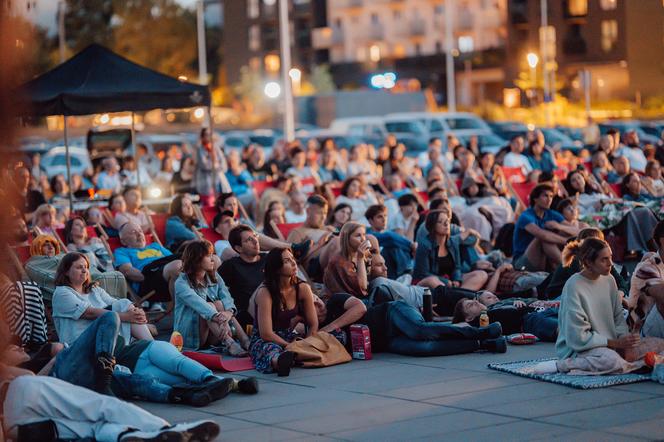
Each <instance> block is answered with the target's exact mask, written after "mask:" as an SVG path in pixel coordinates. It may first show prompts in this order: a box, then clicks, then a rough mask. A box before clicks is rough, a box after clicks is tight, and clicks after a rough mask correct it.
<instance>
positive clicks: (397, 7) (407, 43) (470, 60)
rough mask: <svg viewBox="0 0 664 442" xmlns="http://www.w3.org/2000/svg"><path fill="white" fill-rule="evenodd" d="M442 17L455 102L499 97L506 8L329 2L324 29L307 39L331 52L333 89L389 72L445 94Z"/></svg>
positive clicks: (401, 0) (472, 2)
mask: <svg viewBox="0 0 664 442" xmlns="http://www.w3.org/2000/svg"><path fill="white" fill-rule="evenodd" d="M446 14H451V15H452V29H453V32H452V35H453V37H452V38H453V41H452V47H453V48H455V49H456V55H457V56H456V57H455V65H456V68H457V69H456V72H457V79H456V81H457V83H458V88H457V89H458V95H459V101H460V102H461V104H474V103H476V102H478V101H482V100H483V99H484V98H487V94H488V95H489V96H490V97H491V98H494V96H496V95H499V94H500V93H501V90H502V83H503V81H504V76H503V70H502V63H503V58H504V47H505V41H506V38H507V30H506V27H505V24H506V17H507V2H506V0H328V1H327V17H328V21H327V26H325V27H322V28H318V29H315V30H314V31H313V46H314V47H315V48H318V49H327V50H329V60H330V63H331V66H332V73H333V75H334V78H335V81H336V82H337V84H338V85H339V86H347V85H351V86H360V87H361V86H368V85H369V81H370V78H371V76H372V75H373V74H375V73H379V72H382V71H386V70H389V71H394V72H395V73H396V74H397V76H398V77H399V78H402V79H414V80H417V81H418V82H419V83H420V84H421V85H422V86H425V87H426V86H428V87H432V88H433V89H434V90H436V91H438V92H440V93H441V94H444V91H445V81H446V80H445V49H446V47H447V46H446V44H447V42H446V41H445V15H446Z"/></svg>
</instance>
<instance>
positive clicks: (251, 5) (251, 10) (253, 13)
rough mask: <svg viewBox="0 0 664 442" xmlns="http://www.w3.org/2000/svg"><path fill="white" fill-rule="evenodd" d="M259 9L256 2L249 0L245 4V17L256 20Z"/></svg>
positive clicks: (255, 0) (256, 0)
mask: <svg viewBox="0 0 664 442" xmlns="http://www.w3.org/2000/svg"><path fill="white" fill-rule="evenodd" d="M259 15H260V9H259V7H258V0H249V1H248V2H247V17H249V18H258V16H259Z"/></svg>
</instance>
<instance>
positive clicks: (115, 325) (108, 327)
mask: <svg viewBox="0 0 664 442" xmlns="http://www.w3.org/2000/svg"><path fill="white" fill-rule="evenodd" d="M119 332H120V317H119V316H118V314H117V313H115V312H108V313H104V314H103V315H102V316H100V317H98V318H97V319H95V320H94V321H93V322H92V324H90V326H89V327H88V328H86V329H85V331H84V332H83V333H81V335H80V336H79V337H78V338H77V339H76V340H75V341H74V342H73V343H72V344H71V345H70V346H69V347H67V348H65V349H64V350H62V351H61V352H60V353H58V356H57V357H56V359H55V366H54V367H53V370H52V371H51V375H52V376H54V377H56V378H58V379H62V380H63V381H67V382H70V383H72V384H75V385H80V386H81V387H86V388H91V389H92V388H94V384H95V378H96V376H95V362H96V359H97V357H98V355H99V354H100V353H108V354H111V355H112V354H113V351H114V350H115V341H116V339H117V337H118V333H119Z"/></svg>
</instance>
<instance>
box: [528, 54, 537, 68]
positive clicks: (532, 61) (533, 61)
mask: <svg viewBox="0 0 664 442" xmlns="http://www.w3.org/2000/svg"><path fill="white" fill-rule="evenodd" d="M526 60H528V66H530V69H535V68H536V67H537V63H539V57H538V56H537V54H535V53H534V52H529V53H528V55H526Z"/></svg>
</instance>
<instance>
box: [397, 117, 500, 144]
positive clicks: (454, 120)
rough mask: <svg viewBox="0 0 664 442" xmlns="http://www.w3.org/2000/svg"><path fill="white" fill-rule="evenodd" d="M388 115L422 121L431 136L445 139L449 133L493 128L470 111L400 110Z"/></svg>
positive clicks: (477, 131) (479, 131)
mask: <svg viewBox="0 0 664 442" xmlns="http://www.w3.org/2000/svg"><path fill="white" fill-rule="evenodd" d="M387 117H389V118H394V119H401V120H404V121H420V122H422V124H424V127H425V128H426V129H427V131H428V136H429V138H434V137H435V138H441V139H445V138H446V137H447V135H449V134H453V135H455V136H456V137H457V138H459V137H467V136H470V135H475V134H479V133H484V134H489V133H491V128H490V127H489V125H488V124H487V123H486V122H485V121H484V120H482V119H481V118H480V117H478V116H477V115H475V114H471V113H468V112H400V113H393V114H388V115H387Z"/></svg>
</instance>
